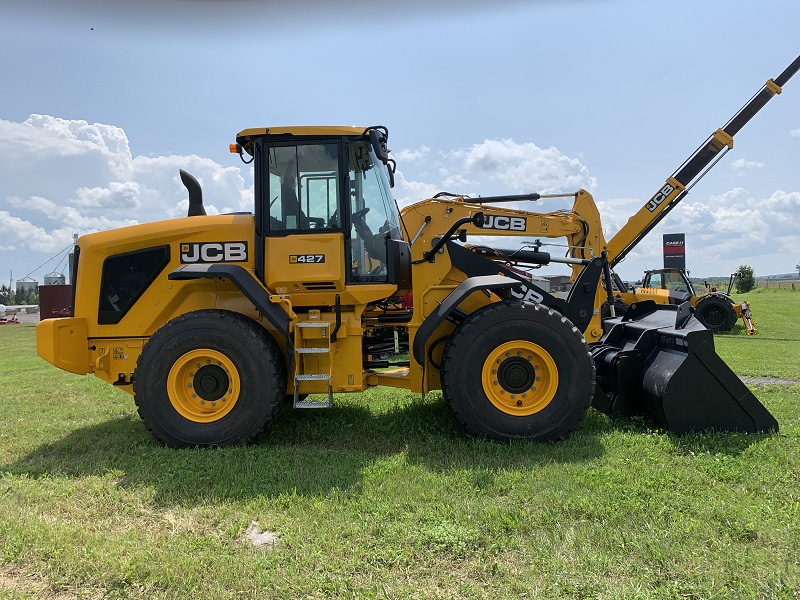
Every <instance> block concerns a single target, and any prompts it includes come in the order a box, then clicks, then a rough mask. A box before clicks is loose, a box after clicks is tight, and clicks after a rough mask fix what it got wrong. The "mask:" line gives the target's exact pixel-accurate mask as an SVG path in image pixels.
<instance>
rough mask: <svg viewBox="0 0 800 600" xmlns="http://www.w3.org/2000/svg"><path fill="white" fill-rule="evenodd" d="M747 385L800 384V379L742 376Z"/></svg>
mask: <svg viewBox="0 0 800 600" xmlns="http://www.w3.org/2000/svg"><path fill="white" fill-rule="evenodd" d="M741 380H742V381H743V382H744V383H745V385H800V379H781V378H780V377H742V378H741Z"/></svg>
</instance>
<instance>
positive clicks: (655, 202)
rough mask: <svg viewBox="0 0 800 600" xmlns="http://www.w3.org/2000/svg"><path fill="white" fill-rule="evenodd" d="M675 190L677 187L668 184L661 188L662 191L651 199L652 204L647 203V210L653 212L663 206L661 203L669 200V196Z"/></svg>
mask: <svg viewBox="0 0 800 600" xmlns="http://www.w3.org/2000/svg"><path fill="white" fill-rule="evenodd" d="M674 189H675V186H672V185H670V184H668V183H667V184H666V185H665V186H664V187H663V188H661V191H659V192H658V193H657V194H656V195H655V196H653V197H652V198H650V202H648V203H647V210H649V211H650V212H653V211H654V210H655V209H657V208H658V207H659V206H661V203H662V202H664V200H666V199H667V196H669V195H670V194H671V193H672V191H673V190H674Z"/></svg>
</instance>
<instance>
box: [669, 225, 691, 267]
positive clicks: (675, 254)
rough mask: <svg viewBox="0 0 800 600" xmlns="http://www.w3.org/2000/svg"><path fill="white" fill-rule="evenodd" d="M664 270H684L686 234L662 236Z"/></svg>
mask: <svg viewBox="0 0 800 600" xmlns="http://www.w3.org/2000/svg"><path fill="white" fill-rule="evenodd" d="M664 268H665V269H686V234H684V233H665V234H664Z"/></svg>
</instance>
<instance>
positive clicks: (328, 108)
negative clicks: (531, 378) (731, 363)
mask: <svg viewBox="0 0 800 600" xmlns="http://www.w3.org/2000/svg"><path fill="white" fill-rule="evenodd" d="M798 24H800V3H798V2H796V1H794V0H782V1H777V0H760V2H758V3H756V2H752V1H743V0H727V1H724V2H723V1H716V0H706V1H703V2H698V1H697V0H649V1H647V2H643V1H641V0H560V1H557V0H538V1H537V0H529V1H526V2H522V1H515V0H494V1H493V2H485V1H482V0H481V1H471V0H439V1H437V2H430V1H423V0H405V1H403V2H394V3H390V2H380V1H376V0H373V1H367V0H338V1H337V2H330V1H324V0H295V1H292V2H289V1H285V2H275V1H258V0H224V1H223V0H160V1H155V0H138V1H137V2H129V1H128V0H103V1H89V0H27V1H26V2H24V3H23V2H15V3H12V2H10V1H9V0H4V1H3V7H2V18H0V50H1V51H2V54H1V55H2V57H3V58H2V60H1V61H0V82H2V85H0V283H4V284H5V285H8V284H9V283H11V282H12V281H16V280H18V279H21V278H23V277H25V276H31V277H33V278H35V279H37V280H39V281H42V279H43V277H44V275H46V274H48V273H50V272H52V271H61V272H65V271H66V266H65V262H66V259H65V256H66V251H68V249H69V248H70V246H71V243H72V239H73V235H74V234H76V233H77V234H79V235H83V234H86V233H91V232H95V231H100V230H106V229H111V228H116V227H122V226H126V225H132V224H136V223H144V222H150V221H155V220H160V219H166V218H173V217H178V216H183V215H185V214H186V208H187V205H188V201H187V195H186V191H185V189H184V188H183V186H182V184H181V183H180V179H179V177H178V170H179V169H181V168H182V169H185V170H187V171H189V172H190V173H192V174H194V175H195V176H196V177H197V178H198V179H199V180H200V182H201V184H202V186H203V191H204V198H205V203H206V208H207V210H208V212H209V213H215V212H229V211H241V210H245V211H246V210H253V177H252V171H251V168H250V167H249V166H247V165H244V164H242V162H241V161H240V160H239V158H238V157H237V156H236V155H232V154H230V153H229V151H228V145H229V144H230V143H231V142H233V141H235V135H236V133H237V132H238V131H240V130H242V129H246V128H251V127H268V126H283V125H322V124H325V125H363V126H369V125H385V126H387V127H388V128H389V132H390V137H389V146H390V148H391V150H392V156H393V157H394V158H395V160H396V161H397V165H398V173H397V185H396V187H395V188H394V194H395V197H396V199H397V200H398V202H399V203H400V205H401V206H404V205H407V204H409V203H411V202H415V201H419V200H422V199H425V198H428V197H430V196H432V195H433V194H435V193H436V192H439V191H448V192H452V193H459V194H469V195H472V196H476V195H484V196H489V195H500V194H519V193H531V192H539V193H557V192H563V193H573V192H575V191H577V190H578V189H580V188H584V189H587V190H589V191H590V192H591V193H592V195H593V196H594V198H595V201H596V202H597V204H598V207H599V210H600V214H601V217H602V221H603V227H604V230H605V235H606V238H607V239H608V238H610V237H611V236H612V235H613V234H614V233H615V232H616V231H617V230H618V229H619V228H620V227H621V226H622V225H624V224H625V222H626V221H627V219H628V218H629V217H630V216H631V215H632V214H633V213H634V212H636V210H638V209H639V208H640V207H641V206H642V205H643V204H644V203H645V202H647V200H648V199H649V198H650V197H651V196H653V194H654V193H655V192H657V191H658V190H659V189H660V188H661V186H662V184H663V182H664V181H665V179H666V178H667V177H669V176H670V175H671V174H672V173H673V172H674V171H675V170H676V169H677V168H678V167H679V166H680V165H681V164H682V163H683V162H684V160H686V159H687V158H688V157H689V156H690V155H691V154H692V153H693V152H694V150H695V149H696V148H697V147H698V146H700V145H701V144H702V143H703V142H704V141H705V140H706V138H707V137H708V136H709V135H710V134H711V133H713V132H714V131H715V130H716V129H717V128H719V127H722V126H723V125H724V124H725V123H726V122H727V121H728V119H729V118H731V117H732V116H733V115H734V114H735V113H736V111H737V110H738V109H739V108H740V107H741V106H742V105H744V104H745V103H746V102H747V101H748V100H749V99H750V98H751V96H752V95H753V94H755V93H756V92H757V91H758V90H759V89H760V88H761V86H763V85H764V82H765V81H766V80H767V79H768V78H775V77H777V76H778V75H779V74H780V73H781V72H782V71H783V70H784V69H785V68H786V67H787V66H788V65H789V64H790V63H791V62H792V61H793V60H794V59H795V58H796V57H797V56H798V54H800V43H798V42H797V41H796V40H797V39H798V36H797V30H798ZM799 167H800V75H797V76H796V77H795V78H794V79H792V80H790V81H789V82H788V83H787V84H786V85H785V86H784V90H783V93H782V94H781V95H779V96H776V97H775V98H773V99H772V100H771V101H770V102H769V103H768V104H767V105H766V106H765V107H764V108H763V109H762V110H761V112H760V113H759V114H757V115H756V116H755V117H754V118H753V120H752V121H751V122H750V123H748V124H747V125H746V126H745V128H744V129H743V130H742V131H741V132H740V133H739V134H738V135H737V136H736V138H735V147H734V149H733V150H732V151H731V152H729V153H728V154H727V155H726V156H725V157H724V158H723V159H722V160H721V161H720V163H719V164H718V165H716V166H715V167H714V168H713V170H712V171H711V172H709V174H708V175H707V176H706V177H704V178H703V179H702V180H701V181H700V182H699V183H697V185H696V186H695V187H694V188H693V189H692V191H691V193H690V194H689V195H688V196H687V197H686V198H685V199H684V200H683V202H682V203H681V204H680V205H679V206H678V207H677V208H676V209H675V210H673V211H672V212H671V213H670V215H669V216H668V217H667V218H665V219H664V221H663V222H662V224H661V225H659V226H658V227H657V228H656V229H654V230H653V231H652V232H651V233H650V234H649V235H648V236H647V237H646V238H645V240H644V241H643V242H642V243H641V244H640V245H639V246H638V247H637V248H636V250H635V251H633V252H632V253H631V254H630V255H629V256H628V257H627V258H626V259H625V261H624V262H622V263H621V264H620V265H619V266H618V267H617V272H618V273H619V274H620V275H621V276H622V277H623V279H626V280H635V279H639V278H641V274H642V272H643V270H644V269H646V268H658V267H661V266H662V253H661V249H662V234H664V233H681V232H682V233H685V234H686V252H687V268H688V269H689V270H690V272H691V274H692V275H693V276H699V277H710V276H727V275H728V274H730V273H732V272H733V271H735V270H736V269H737V267H738V266H740V265H742V264H747V265H750V266H751V267H753V269H754V271H755V274H756V276H768V275H774V274H779V273H790V272H796V268H795V265H797V264H798V263H800V168H799ZM569 206H570V203H569V202H568V201H565V200H546V201H539V202H535V203H527V204H526V205H525V206H524V208H526V209H527V210H532V211H537V212H550V211H553V210H558V209H563V208H569ZM543 241H544V242H548V241H552V242H554V243H563V240H543ZM499 245H501V246H502V247H508V245H509V242H508V241H507V240H506V241H503V242H502V243H501V244H499ZM551 251H552V252H553V253H554V254H558V253H560V252H562V249H559V248H553V249H551ZM566 272H567V271H566V270H565V269H564V267H557V266H551V267H546V268H544V269H542V274H555V273H566Z"/></svg>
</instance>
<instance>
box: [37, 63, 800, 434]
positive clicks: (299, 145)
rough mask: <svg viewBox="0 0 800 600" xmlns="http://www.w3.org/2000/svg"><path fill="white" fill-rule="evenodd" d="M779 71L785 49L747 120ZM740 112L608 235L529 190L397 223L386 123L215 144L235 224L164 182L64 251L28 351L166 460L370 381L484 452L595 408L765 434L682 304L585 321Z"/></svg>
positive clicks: (749, 400) (247, 134) (413, 210)
mask: <svg viewBox="0 0 800 600" xmlns="http://www.w3.org/2000/svg"><path fill="white" fill-rule="evenodd" d="M798 68H800V57H799V58H798V59H797V60H795V62H794V63H793V64H792V66H790V67H789V68H788V69H787V70H786V71H784V73H783V74H782V75H781V76H780V77H779V78H778V79H777V80H776V81H772V80H769V81H768V83H767V85H766V86H765V87H764V89H763V90H762V91H761V92H759V93H758V94H757V95H756V96H755V97H754V98H753V100H751V101H750V103H748V105H747V106H746V107H745V109H743V110H745V113H746V114H748V115H749V116H752V114H755V112H756V110H757V108H758V107H760V106H761V105H763V104H764V103H766V101H767V100H769V98H770V97H772V95H774V94H776V93H778V92H780V84H781V82H785V81H786V80H788V79H789V77H790V76H791V75H792V74H793V73H794V72H795V71H797V70H798ZM749 116H747V118H746V119H743V118H742V117H739V118H735V119H734V121H733V122H732V123H733V125H731V124H729V125H728V126H727V127H726V130H725V131H723V130H720V131H718V132H717V133H715V134H714V135H713V136H712V138H711V139H710V141H709V142H707V144H705V145H704V146H703V147H701V149H700V150H698V152H697V153H696V154H695V155H694V156H693V158H691V159H690V160H689V161H688V162H687V163H686V165H685V166H684V167H682V169H681V170H680V171H679V172H677V173H676V174H675V175H673V176H672V177H670V178H669V179H668V180H667V183H666V184H664V185H663V186H661V187H660V188H659V191H658V192H657V193H656V195H655V196H653V197H652V198H651V199H650V200H649V201H648V202H647V203H646V204H645V205H644V206H643V207H642V208H641V210H640V211H639V212H637V213H636V214H635V215H634V216H633V217H632V218H631V219H630V221H629V222H628V224H627V225H626V226H625V227H623V229H622V230H621V231H620V232H619V233H618V234H617V235H615V236H614V237H613V238H612V239H611V240H609V241H606V240H605V239H604V236H603V228H602V226H601V222H600V216H599V214H598V210H597V207H596V205H595V203H594V200H593V199H592V196H591V194H589V193H588V192H587V191H585V190H579V191H577V192H576V193H574V194H568V195H564V196H563V197H565V198H568V199H569V200H570V201H571V203H572V206H571V207H570V208H569V209H566V210H559V211H555V212H548V213H538V212H532V211H528V210H524V209H520V208H509V207H508V204H507V203H509V202H513V203H515V204H518V203H521V202H535V201H537V200H538V199H540V198H542V197H543V196H540V195H539V194H529V195H524V196H501V197H488V198H487V197H483V198H469V197H467V196H463V195H453V194H446V193H441V194H437V196H436V197H434V198H431V199H428V200H425V201H423V202H419V203H417V204H414V205H412V206H409V207H407V208H405V209H404V210H403V211H398V210H397V207H396V204H395V203H394V200H393V199H392V195H391V187H392V180H393V175H394V170H395V164H394V161H393V160H392V159H391V158H390V157H389V151H388V147H387V144H388V131H387V129H386V128H385V127H366V128H361V127H275V128H256V129H246V130H244V131H242V132H240V133H239V134H238V136H237V138H236V144H234V145H232V151H235V152H237V153H238V154H239V155H240V158H242V160H246V161H247V162H251V161H252V162H253V166H254V173H255V207H254V212H253V213H252V214H251V213H245V214H238V213H237V214H226V215H214V216H210V215H206V214H205V210H204V209H203V201H202V191H201V189H200V186H199V184H198V183H197V181H196V180H195V179H194V178H193V177H191V176H190V175H188V174H187V173H181V177H182V180H183V182H184V184H185V185H186V187H187V189H188V194H189V211H188V216H187V217H185V218H180V219H174V220H169V221H162V222H156V223H148V224H143V225H136V226H132V227H126V228H122V229H117V230H113V231H105V232H101V233H95V234H90V235H85V236H83V237H81V238H80V239H79V240H78V243H77V247H76V252H75V261H74V272H73V278H72V280H73V282H74V288H73V289H74V302H73V316H72V317H67V318H60V319H49V320H45V321H42V322H40V323H39V325H38V326H37V352H38V353H39V355H40V356H41V357H43V358H44V359H46V360H48V361H49V362H51V363H52V364H54V365H56V366H58V367H60V368H62V369H65V370H67V371H71V372H74V373H81V374H86V373H93V374H94V375H96V376H98V377H100V378H102V379H104V380H106V381H107V382H109V383H111V384H112V385H114V386H117V387H119V388H120V389H122V390H125V391H126V392H128V393H131V394H133V395H134V400H135V403H136V405H137V407H138V410H139V414H140V416H141V418H142V420H143V421H144V424H145V425H146V426H147V428H148V429H149V430H150V431H151V432H152V433H153V435H154V436H155V437H156V438H157V439H159V440H161V441H162V442H164V443H165V444H168V445H170V446H174V447H187V446H221V445H230V444H242V443H250V442H253V441H254V440H256V439H257V438H258V436H259V435H260V434H261V433H262V432H263V431H264V430H265V429H267V428H269V427H270V426H271V425H272V424H273V422H274V420H275V418H276V417H277V415H278V413H279V411H280V410H281V408H282V407H283V405H284V404H288V403H289V402H291V404H292V406H294V408H296V409H304V408H329V407H331V406H332V405H333V400H334V396H333V394H334V393H348V392H361V391H363V390H365V389H367V388H371V387H375V386H389V387H396V388H403V389H408V390H411V391H414V392H417V393H425V392H428V391H430V390H442V393H443V396H444V398H445V400H446V401H447V403H448V404H449V405H450V406H451V408H452V409H453V412H454V414H455V417H456V418H457V419H458V420H459V421H460V422H461V423H462V424H463V426H464V427H465V429H466V430H467V431H468V432H469V433H471V434H473V435H476V436H480V437H486V438H491V439H498V440H510V439H528V440H542V441H545V440H556V439H560V438H563V437H564V436H566V435H568V434H569V432H570V431H571V430H572V429H574V428H575V427H576V426H577V425H578V424H579V423H580V421H581V420H582V419H583V417H584V415H585V414H586V412H587V410H588V409H589V407H590V406H592V405H594V406H595V407H596V408H597V409H599V410H602V411H604V412H606V413H607V414H609V415H611V416H614V417H616V416H621V417H624V416H627V415H631V414H648V415H651V416H652V417H653V418H655V419H657V420H658V421H659V422H661V423H663V424H664V425H665V426H666V427H671V428H672V429H674V430H675V431H678V432H687V431H696V430H705V429H715V430H725V431H743V432H765V431H777V429H778V424H777V422H776V421H775V419H774V418H773V417H772V415H770V413H769V412H768V411H767V410H766V409H765V408H764V407H763V406H762V405H761V404H760V403H759V402H758V400H757V399H756V398H755V397H754V396H753V395H752V393H750V391H749V390H748V389H747V387H746V386H744V384H742V382H741V381H740V380H739V379H738V378H737V377H736V376H735V375H734V374H733V373H732V372H731V371H730V369H729V368H728V367H727V366H726V365H725V364H724V362H722V360H721V359H720V358H719V357H718V356H717V355H716V354H715V352H714V345H713V344H714V342H713V337H712V334H711V332H710V331H708V330H706V329H705V328H703V327H702V325H701V324H700V323H699V322H698V321H697V320H696V319H694V318H693V317H692V316H691V309H690V307H689V306H688V305H682V306H680V307H677V306H657V305H655V304H654V303H651V302H642V303H637V304H636V305H635V306H632V307H631V308H630V310H629V311H628V313H627V314H626V315H625V316H624V317H622V318H618V317H617V318H614V317H612V318H609V319H607V320H606V322H605V323H603V321H602V317H601V314H600V307H601V305H602V304H603V302H607V301H609V300H611V301H612V302H613V297H612V288H611V267H613V265H614V264H615V263H616V262H617V261H618V260H621V258H622V257H623V256H624V254H625V253H626V252H628V251H629V250H630V249H631V248H632V247H633V246H634V245H635V243H636V242H637V241H638V240H639V239H641V237H642V236H643V235H644V234H645V233H646V232H647V231H648V230H649V228H651V227H652V226H654V224H655V223H656V222H657V221H658V220H659V219H660V218H662V217H663V216H664V215H665V214H666V213H667V212H668V210H670V208H672V207H673V206H674V205H675V203H676V202H678V201H679V200H680V199H681V198H682V197H683V196H684V195H685V193H686V191H687V186H689V185H690V184H691V182H692V181H693V180H694V179H695V178H696V176H697V175H698V173H700V171H702V169H703V168H704V167H705V166H706V165H709V164H710V163H711V161H712V160H713V159H714V157H715V156H716V155H717V154H718V153H719V152H720V151H721V150H722V149H723V148H724V147H726V146H727V147H729V146H730V145H731V144H732V141H731V136H732V135H733V133H734V130H738V128H740V127H741V125H743V121H746V120H748V119H749ZM728 128H730V130H729V131H728ZM245 155H247V157H249V158H247V159H245ZM478 235H479V236H482V239H484V236H515V237H517V238H518V239H520V238H527V239H531V238H537V240H538V239H539V238H566V241H567V244H568V246H569V248H570V249H569V252H568V256H566V257H555V256H551V255H550V254H549V253H547V252H543V251H542V250H541V246H540V243H539V242H536V243H533V244H528V245H524V246H522V247H519V245H518V246H517V247H516V248H512V249H503V248H498V247H495V246H487V245H485V244H478V245H473V244H470V243H469V239H470V238H472V237H473V236H478ZM550 262H561V263H566V264H568V265H570V266H571V268H572V270H573V280H574V281H573V286H572V291H571V292H570V294H569V296H568V297H567V298H566V299H561V298H557V297H555V296H553V295H551V294H549V293H548V292H546V291H545V290H543V289H541V288H540V287H538V286H537V285H536V284H535V282H534V280H533V279H532V278H531V277H530V276H529V275H528V272H527V270H528V269H529V268H530V267H534V266H537V265H543V264H548V263H550ZM398 356H399V357H400V358H397V357H398Z"/></svg>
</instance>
